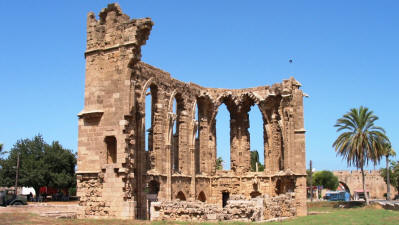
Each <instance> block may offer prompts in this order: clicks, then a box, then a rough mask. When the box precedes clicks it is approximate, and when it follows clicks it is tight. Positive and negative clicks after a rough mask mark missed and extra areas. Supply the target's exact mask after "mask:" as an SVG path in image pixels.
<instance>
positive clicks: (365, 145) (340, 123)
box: [333, 106, 389, 205]
mask: <svg viewBox="0 0 399 225" xmlns="http://www.w3.org/2000/svg"><path fill="white" fill-rule="evenodd" d="M376 120H378V117H377V116H376V115H374V114H373V111H371V110H369V109H368V108H367V107H363V106H360V108H359V109H356V108H353V109H351V110H350V111H349V112H347V113H346V114H345V115H344V116H343V117H342V118H339V119H338V120H337V122H336V124H335V127H337V132H340V131H344V132H343V133H341V134H340V135H339V136H338V138H337V140H335V142H334V143H333V147H334V148H335V151H336V152H337V154H338V155H341V156H342V157H343V158H344V159H346V162H347V164H348V166H352V165H353V166H356V168H358V169H360V170H361V173H362V182H363V193H364V198H365V200H366V205H368V204H369V199H368V196H367V193H366V185H365V176H364V166H367V165H368V164H369V162H372V163H373V164H374V165H376V164H378V163H379V162H380V160H381V158H382V156H384V146H383V145H384V143H385V142H389V141H388V138H387V137H386V136H385V130H384V129H383V128H381V127H378V126H375V125H374V122H375V121H376Z"/></svg>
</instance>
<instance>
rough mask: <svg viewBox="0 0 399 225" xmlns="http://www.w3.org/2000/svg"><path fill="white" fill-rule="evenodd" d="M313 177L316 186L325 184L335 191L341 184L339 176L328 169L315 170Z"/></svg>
mask: <svg viewBox="0 0 399 225" xmlns="http://www.w3.org/2000/svg"><path fill="white" fill-rule="evenodd" d="M312 177H313V179H312V181H313V185H314V186H323V188H327V189H330V190H333V191H335V190H336V189H337V187H338V185H339V181H338V177H337V176H335V175H334V174H333V173H332V172H331V171H328V170H323V171H318V172H315V173H314V174H313V176H312Z"/></svg>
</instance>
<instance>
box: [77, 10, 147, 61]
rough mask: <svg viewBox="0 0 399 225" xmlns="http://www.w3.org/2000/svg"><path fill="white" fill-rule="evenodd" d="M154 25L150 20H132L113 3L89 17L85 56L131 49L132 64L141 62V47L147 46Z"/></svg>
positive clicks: (91, 13)
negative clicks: (118, 49)
mask: <svg viewBox="0 0 399 225" xmlns="http://www.w3.org/2000/svg"><path fill="white" fill-rule="evenodd" d="M153 25H154V23H153V22H152V20H151V19H150V18H142V19H130V17H129V16H128V15H126V14H123V12H122V10H121V8H120V6H119V5H118V4H117V3H112V4H109V5H108V6H107V8H104V9H102V10H101V12H100V13H99V20H97V19H96V16H95V14H94V13H93V12H90V13H89V14H88V17H87V46H86V52H85V55H86V56H87V55H90V54H91V53H94V52H98V51H112V50H113V49H117V48H120V47H127V48H129V47H131V48H132V49H133V51H132V53H133V55H132V63H135V62H138V61H140V58H141V46H142V45H144V44H145V42H146V40H148V37H149V35H150V31H151V29H152V26H153Z"/></svg>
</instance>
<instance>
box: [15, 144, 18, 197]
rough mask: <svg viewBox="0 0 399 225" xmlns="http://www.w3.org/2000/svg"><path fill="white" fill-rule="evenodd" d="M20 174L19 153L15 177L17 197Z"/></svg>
mask: <svg viewBox="0 0 399 225" xmlns="http://www.w3.org/2000/svg"><path fill="white" fill-rule="evenodd" d="M18 173H19V152H18V153H17V174H16V175H15V195H17V191H18V190H17V188H18Z"/></svg>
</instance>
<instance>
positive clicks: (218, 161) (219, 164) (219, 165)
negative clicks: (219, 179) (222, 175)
mask: <svg viewBox="0 0 399 225" xmlns="http://www.w3.org/2000/svg"><path fill="white" fill-rule="evenodd" d="M222 164H223V159H222V157H218V158H217V159H216V165H215V166H216V170H223V165H222Z"/></svg>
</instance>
